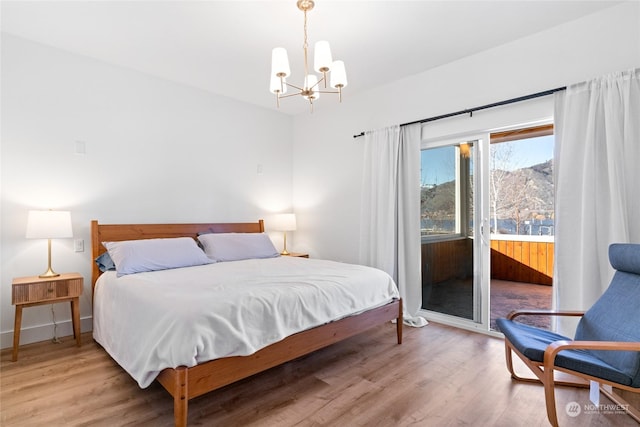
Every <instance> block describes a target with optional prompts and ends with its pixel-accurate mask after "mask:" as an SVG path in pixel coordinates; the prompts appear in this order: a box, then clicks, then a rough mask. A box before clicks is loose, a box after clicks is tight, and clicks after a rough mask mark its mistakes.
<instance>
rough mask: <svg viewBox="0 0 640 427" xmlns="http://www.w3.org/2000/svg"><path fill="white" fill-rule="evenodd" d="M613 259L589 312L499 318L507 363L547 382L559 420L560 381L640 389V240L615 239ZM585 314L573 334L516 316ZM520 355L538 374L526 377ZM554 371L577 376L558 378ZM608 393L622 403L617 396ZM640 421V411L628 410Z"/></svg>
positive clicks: (550, 410) (553, 419) (552, 416)
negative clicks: (608, 279) (557, 394)
mask: <svg viewBox="0 0 640 427" xmlns="http://www.w3.org/2000/svg"><path fill="white" fill-rule="evenodd" d="M609 261H610V262H611V265H612V266H613V268H614V269H615V270H616V272H615V274H614V276H613V279H612V280H611V284H610V285H609V287H608V288H607V290H606V291H605V292H604V294H602V296H601V297H600V298H599V299H598V301H596V303H595V304H594V305H593V306H592V307H591V308H590V309H589V310H588V311H587V312H575V311H569V312H559V311H514V312H511V313H510V314H509V315H508V316H507V318H506V319H498V321H497V324H498V327H499V328H500V330H501V331H502V333H503V334H504V337H505V350H506V358H507V369H508V370H509V372H510V373H511V377H512V378H514V379H516V380H520V381H532V382H539V383H542V384H543V385H544V392H545V401H546V406H547V417H548V418H549V422H550V423H551V424H552V425H554V426H557V425H558V418H557V414H556V404H555V393H554V387H555V385H573V386H582V387H586V386H588V380H593V381H598V382H599V383H600V384H609V385H612V386H614V387H616V388H618V389H622V390H628V391H632V392H635V393H640V244H613V245H611V246H610V247H609ZM531 314H535V315H540V314H547V315H552V316H581V319H580V322H579V323H578V327H577V329H576V333H575V337H574V338H573V339H571V338H568V337H565V336H562V335H559V334H556V333H554V332H551V331H547V330H542V329H538V328H535V327H532V326H527V325H524V324H522V323H519V322H517V321H516V320H515V319H516V318H517V317H519V316H525V315H531ZM513 353H515V354H516V355H518V356H519V357H520V358H521V359H522V361H523V362H524V363H525V364H526V365H527V366H528V367H529V369H531V371H532V372H533V373H534V374H535V375H536V377H537V379H533V378H523V377H520V376H518V375H516V373H515V372H514V370H513V363H512V354H513ZM554 371H561V372H564V373H568V374H571V375H572V376H573V377H577V378H576V381H575V382H574V381H557V380H556V379H555V378H554ZM601 390H602V391H603V393H604V394H606V395H607V396H608V397H609V398H612V399H613V400H614V401H617V402H618V403H625V402H621V401H620V400H619V399H618V398H617V396H613V395H611V394H609V393H608V392H606V390H604V389H602V388H601ZM627 412H628V413H629V415H631V416H632V417H633V418H634V419H636V421H638V422H640V413H639V412H638V411H637V410H635V409H634V408H633V407H631V406H629V410H628V411H627Z"/></svg>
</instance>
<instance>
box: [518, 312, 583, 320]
mask: <svg viewBox="0 0 640 427" xmlns="http://www.w3.org/2000/svg"><path fill="white" fill-rule="evenodd" d="M583 315H584V311H573V310H513V311H512V312H511V313H509V314H508V315H507V319H509V320H513V319H515V318H516V317H518V316H575V317H580V316H583Z"/></svg>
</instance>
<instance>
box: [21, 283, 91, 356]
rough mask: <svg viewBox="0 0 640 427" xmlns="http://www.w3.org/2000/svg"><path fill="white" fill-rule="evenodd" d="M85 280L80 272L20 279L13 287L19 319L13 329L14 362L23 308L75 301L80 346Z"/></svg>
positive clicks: (74, 317) (73, 313)
mask: <svg viewBox="0 0 640 427" xmlns="http://www.w3.org/2000/svg"><path fill="white" fill-rule="evenodd" d="M83 284H84V278H83V277H82V276H81V275H80V274H78V273H65V274H61V275H59V276H56V277H47V278H42V277H38V276H32V277H19V278H16V279H13V282H12V284H11V303H12V304H14V305H15V306H16V319H15V324H14V327H13V356H12V358H11V360H12V361H14V362H15V361H16V360H18V346H19V345H20V325H21V323H22V309H23V308H24V307H31V306H34V305H41V304H54V303H58V302H67V301H69V302H71V319H72V321H73V336H74V337H75V339H76V344H77V346H78V347H80V295H81V294H82V288H83Z"/></svg>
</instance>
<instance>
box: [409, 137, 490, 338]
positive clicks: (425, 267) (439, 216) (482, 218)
mask: <svg viewBox="0 0 640 427" xmlns="http://www.w3.org/2000/svg"><path fill="white" fill-rule="evenodd" d="M488 145H489V136H488V135H470V136H467V137H464V138H458V139H454V140H448V141H436V142H432V143H425V144H424V145H423V147H422V153H421V161H422V176H421V178H422V183H421V237H422V308H423V309H424V310H427V311H428V313H429V317H431V318H435V319H437V318H443V319H447V320H448V321H449V322H453V323H466V324H469V325H472V326H473V327H478V328H484V329H488V327H487V325H488V307H489V300H488V295H489V293H488V286H489V285H488V282H489V256H488V253H489V250H488V242H489V238H488V236H489V234H488V233H489V228H488V224H489V223H488V217H489V215H488V213H489V209H488V208H489V201H488V197H487V195H488V194H489V193H488V181H487V179H486V177H487V175H488V174H487V173H486V171H487V167H488ZM484 233H486V235H485V234H484Z"/></svg>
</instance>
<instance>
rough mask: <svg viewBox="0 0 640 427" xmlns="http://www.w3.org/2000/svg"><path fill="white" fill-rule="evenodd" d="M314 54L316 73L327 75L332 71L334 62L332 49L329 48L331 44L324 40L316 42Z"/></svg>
mask: <svg viewBox="0 0 640 427" xmlns="http://www.w3.org/2000/svg"><path fill="white" fill-rule="evenodd" d="M313 52H314V58H313V64H314V67H313V68H314V69H315V70H316V72H317V73H326V72H327V71H329V70H330V69H331V63H332V62H333V59H331V47H329V42H328V41H324V40H322V41H319V42H316V46H315V48H314V49H313Z"/></svg>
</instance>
